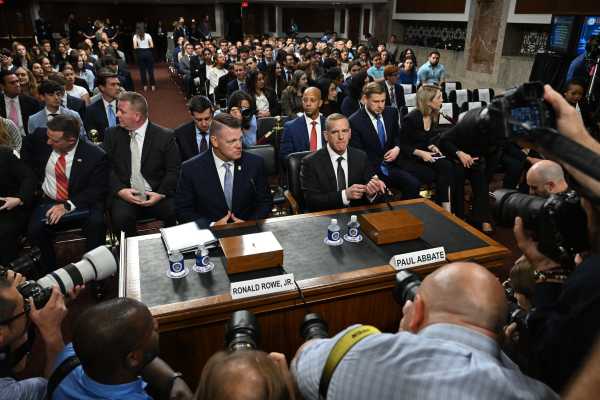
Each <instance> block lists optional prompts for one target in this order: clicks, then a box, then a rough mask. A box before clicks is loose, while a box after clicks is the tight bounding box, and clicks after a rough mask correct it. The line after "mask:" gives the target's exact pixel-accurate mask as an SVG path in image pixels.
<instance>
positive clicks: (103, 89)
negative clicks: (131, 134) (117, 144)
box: [84, 70, 121, 142]
mask: <svg viewBox="0 0 600 400" xmlns="http://www.w3.org/2000/svg"><path fill="white" fill-rule="evenodd" d="M96 83H97V85H98V90H99V91H100V96H101V98H100V100H98V101H96V102H93V103H92V104H90V105H89V106H87V108H86V111H85V123H84V125H85V130H86V131H87V132H88V137H90V138H94V137H95V138H97V140H98V141H100V142H102V141H104V133H105V132H106V130H107V129H108V128H113V127H115V126H117V125H118V124H119V120H118V119H117V97H118V96H119V93H120V92H121V83H120V82H119V77H118V75H117V74H115V73H113V72H111V71H110V70H105V72H100V73H99V74H98V79H97V81H96ZM94 131H95V134H94Z"/></svg>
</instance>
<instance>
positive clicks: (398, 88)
mask: <svg viewBox="0 0 600 400" xmlns="http://www.w3.org/2000/svg"><path fill="white" fill-rule="evenodd" d="M383 86H384V87H385V105H386V107H390V106H391V105H392V100H391V97H390V91H389V89H388V86H387V83H383ZM394 94H395V95H396V106H397V107H398V110H402V108H403V107H404V106H406V100H404V88H403V87H402V85H400V84H399V83H396V84H395V85H394Z"/></svg>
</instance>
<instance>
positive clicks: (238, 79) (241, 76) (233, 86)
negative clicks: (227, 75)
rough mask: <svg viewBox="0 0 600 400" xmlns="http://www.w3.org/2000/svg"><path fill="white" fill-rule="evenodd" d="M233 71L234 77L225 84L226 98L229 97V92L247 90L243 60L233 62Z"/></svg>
mask: <svg viewBox="0 0 600 400" xmlns="http://www.w3.org/2000/svg"><path fill="white" fill-rule="evenodd" d="M233 72H234V73H235V79H233V80H231V81H229V83H228V84H227V98H230V97H231V94H232V93H233V92H235V91H236V90H243V91H247V89H246V66H245V65H244V63H243V62H240V61H238V62H236V63H235V64H233Z"/></svg>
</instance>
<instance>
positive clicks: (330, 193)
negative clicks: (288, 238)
mask: <svg viewBox="0 0 600 400" xmlns="http://www.w3.org/2000/svg"><path fill="white" fill-rule="evenodd" d="M323 134H324V136H325V138H326V140H327V145H326V146H325V147H323V148H322V149H320V150H318V151H316V152H314V153H312V154H310V155H308V156H307V157H305V158H303V159H302V162H301V163H302V164H301V169H300V184H301V187H302V192H303V194H304V199H305V202H306V207H307V208H308V210H309V211H320V210H331V209H337V208H343V207H353V206H358V205H362V204H369V202H370V201H373V200H374V199H375V197H376V196H377V195H378V194H379V193H385V190H386V187H385V183H383V181H381V180H379V179H378V178H377V176H375V175H374V172H373V170H372V169H371V166H370V164H369V160H368V159H367V155H366V153H365V152H363V151H362V150H358V149H354V148H352V147H348V143H349V142H350V136H351V131H350V123H349V122H348V119H347V118H346V117H345V116H344V115H342V114H332V115H330V116H329V117H327V120H326V123H325V130H324V131H323Z"/></svg>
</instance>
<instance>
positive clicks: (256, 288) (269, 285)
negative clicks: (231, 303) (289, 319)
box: [230, 274, 296, 300]
mask: <svg viewBox="0 0 600 400" xmlns="http://www.w3.org/2000/svg"><path fill="white" fill-rule="evenodd" d="M294 289H296V285H295V284H294V274H285V275H277V276H269V277H267V278H260V279H251V280H248V281H241V282H234V283H232V284H231V288H230V294H231V298H232V299H234V300H237V299H245V298H246V297H254V296H262V295H264V294H271V293H278V292H285V291H287V290H294Z"/></svg>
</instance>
